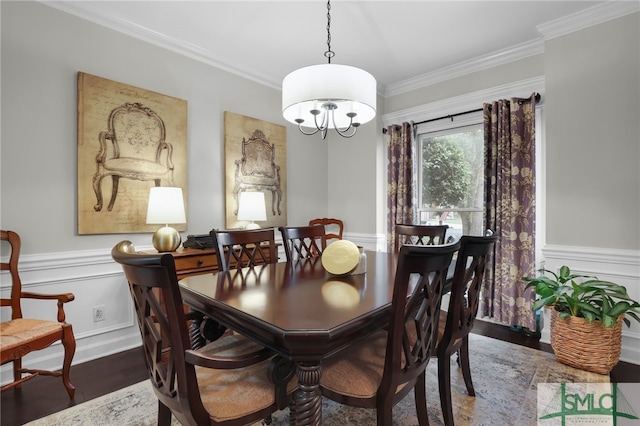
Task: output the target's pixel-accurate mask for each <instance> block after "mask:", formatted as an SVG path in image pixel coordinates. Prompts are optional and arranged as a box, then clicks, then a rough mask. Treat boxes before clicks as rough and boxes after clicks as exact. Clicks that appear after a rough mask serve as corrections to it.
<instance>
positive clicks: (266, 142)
mask: <svg viewBox="0 0 640 426" xmlns="http://www.w3.org/2000/svg"><path fill="white" fill-rule="evenodd" d="M286 135H287V129H286V127H285V126H281V125H278V124H274V123H270V122H267V121H263V120H259V119H257V118H252V117H247V116H244V115H240V114H236V113H233V112H229V111H225V113H224V137H225V139H224V147H225V150H224V152H225V155H224V156H225V222H226V223H225V225H226V228H228V229H232V228H241V227H243V226H246V222H244V221H239V220H238V208H239V207H240V206H239V201H240V194H242V193H243V192H262V193H264V196H265V197H264V199H265V204H266V205H265V208H266V214H267V220H266V221H260V222H259V223H258V225H259V226H261V227H263V228H266V227H278V226H285V225H286V224H287V195H286V194H287V139H286Z"/></svg>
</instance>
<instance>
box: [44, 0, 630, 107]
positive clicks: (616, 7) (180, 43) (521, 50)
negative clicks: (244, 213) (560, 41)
mask: <svg viewBox="0 0 640 426" xmlns="http://www.w3.org/2000/svg"><path fill="white" fill-rule="evenodd" d="M39 2H40V3H42V4H45V5H47V6H50V7H53V8H55V9H58V10H61V11H63V12H66V13H69V14H71V15H74V16H77V17H79V18H82V19H85V20H88V21H91V22H93V23H96V24H98V25H101V26H104V27H106V28H109V29H112V30H114V31H117V32H120V33H122V34H126V35H129V36H131V37H134V38H137V39H139V40H143V41H146V42H148V43H151V44H153V45H156V46H159V47H162V48H165V49H167V50H169V51H172V52H175V53H177V54H180V55H183V56H186V57H189V58H191V59H194V60H196V61H199V62H203V63H205V64H207V65H211V66H213V67H215V68H219V69H221V70H223V71H227V72H229V73H231V74H234V75H238V76H240V77H243V78H246V79H248V80H251V81H254V82H256V83H259V84H262V85H265V86H268V87H271V88H273V89H276V90H280V89H281V88H282V82H281V81H279V80H278V81H275V80H273V79H272V78H269V77H268V76H266V75H264V74H260V73H257V72H256V71H255V70H253V69H244V68H240V67H237V66H235V65H233V64H232V63H231V61H230V60H228V58H224V57H223V56H221V55H220V54H218V53H217V52H214V51H211V50H208V49H204V48H203V47H202V46H199V45H197V44H194V43H189V42H186V41H184V40H181V39H177V38H173V37H169V36H167V35H165V34H162V33H159V32H157V31H152V30H150V29H149V28H146V27H143V26H140V25H137V24H135V23H133V22H130V21H128V20H127V19H125V18H124V17H122V16H121V15H118V14H114V13H111V12H109V11H107V10H106V9H104V8H102V7H101V6H100V2H93V1H86V2H84V1H66V0H65V1H46V0H39ZM639 10H640V2H638V1H637V0H635V1H608V2H606V3H603V4H600V5H597V6H594V7H591V8H589V9H586V10H584V11H582V12H578V13H574V14H572V15H568V16H566V17H563V18H560V19H556V20H554V21H550V22H548V23H544V24H541V25H539V26H538V27H537V28H536V29H537V30H538V32H539V33H540V35H541V38H539V39H535V40H530V41H528V42H524V43H521V44H517V45H514V46H511V47H508V48H506V49H502V50H499V51H496V52H493V53H490V54H487V55H482V56H478V57H476V58H473V59H471V60H468V61H463V62H461V63H458V64H453V65H451V66H447V67H444V68H440V69H438V70H436V71H433V72H430V73H426V74H422V75H418V76H415V77H412V78H409V79H406V80H402V81H399V82H396V83H392V84H389V85H387V86H386V87H379V88H378V93H381V94H383V96H384V97H389V96H394V95H398V94H401V93H405V92H409V91H412V90H417V89H420V88H422V87H426V86H430V85H433V84H436V83H439V82H442V81H446V80H451V79H453V78H456V77H460V76H463V75H466V74H471V73H474V72H478V71H482V70H485V69H489V68H493V67H496V66H499V65H503V64H506V63H509V62H513V61H516V60H520V59H524V58H527V57H530V56H533V55H537V54H541V53H544V40H549V39H551V38H554V37H559V36H561V35H564V34H568V33H571V32H574V31H578V30H580V29H583V28H586V27H589V26H592V25H596V24H600V23H602V22H606V21H608V20H611V19H615V18H619V17H621V16H625V15H628V14H631V13H635V12H638V11H639Z"/></svg>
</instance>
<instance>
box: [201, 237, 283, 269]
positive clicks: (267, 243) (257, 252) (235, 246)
mask: <svg viewBox="0 0 640 426" xmlns="http://www.w3.org/2000/svg"><path fill="white" fill-rule="evenodd" d="M210 235H211V238H212V239H213V243H214V246H215V247H216V256H217V257H218V270H219V271H229V270H231V269H240V268H244V267H246V266H257V265H264V264H266V263H276V262H277V261H278V252H277V247H276V242H275V237H274V232H273V228H267V229H255V230H253V229H252V230H244V229H243V230H239V231H225V230H218V229H212V230H211V231H210Z"/></svg>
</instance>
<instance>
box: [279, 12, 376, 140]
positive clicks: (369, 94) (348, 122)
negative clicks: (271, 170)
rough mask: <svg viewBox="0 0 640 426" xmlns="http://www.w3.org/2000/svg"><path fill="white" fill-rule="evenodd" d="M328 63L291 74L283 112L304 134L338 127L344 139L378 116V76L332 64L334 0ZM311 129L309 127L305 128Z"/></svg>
mask: <svg viewBox="0 0 640 426" xmlns="http://www.w3.org/2000/svg"><path fill="white" fill-rule="evenodd" d="M327 47H328V49H327V51H326V52H324V56H325V57H326V58H327V63H326V64H321V65H312V66H308V67H304V68H300V69H298V70H295V71H293V72H291V73H289V74H288V75H287V76H286V77H285V78H284V80H283V81H282V115H283V116H284V118H285V119H286V120H287V121H289V122H291V123H293V124H296V125H297V126H298V129H299V130H300V131H301V132H302V133H303V134H305V135H314V134H316V133H318V132H320V135H321V136H322V139H325V138H326V137H327V130H329V129H335V130H336V132H337V133H338V134H339V135H340V136H343V137H345V138H350V137H352V136H353V135H355V134H356V131H357V130H358V127H359V126H360V125H361V124H364V123H366V122H368V121H371V120H372V119H373V118H374V117H375V116H376V95H377V91H376V79H375V78H374V77H373V76H372V75H371V74H369V73H368V72H366V71H364V70H361V69H360V68H356V67H351V66H348V65H337V64H332V63H331V58H333V57H334V56H335V53H334V52H333V51H332V50H331V1H330V0H329V1H327ZM305 128H306V129H308V130H305Z"/></svg>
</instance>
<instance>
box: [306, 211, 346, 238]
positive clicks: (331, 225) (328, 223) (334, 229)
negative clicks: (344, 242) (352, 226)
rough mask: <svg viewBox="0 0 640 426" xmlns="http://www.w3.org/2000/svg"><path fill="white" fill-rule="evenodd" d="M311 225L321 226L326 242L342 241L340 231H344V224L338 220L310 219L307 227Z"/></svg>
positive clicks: (325, 218)
mask: <svg viewBox="0 0 640 426" xmlns="http://www.w3.org/2000/svg"><path fill="white" fill-rule="evenodd" d="M313 225H322V226H324V228H325V238H326V239H327V241H329V240H334V239H338V240H341V239H342V231H344V222H343V221H341V220H340V219H335V218H332V217H323V218H316V219H311V220H310V221H309V226H313Z"/></svg>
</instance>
